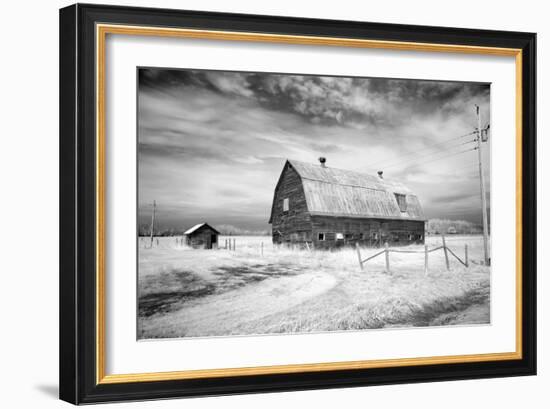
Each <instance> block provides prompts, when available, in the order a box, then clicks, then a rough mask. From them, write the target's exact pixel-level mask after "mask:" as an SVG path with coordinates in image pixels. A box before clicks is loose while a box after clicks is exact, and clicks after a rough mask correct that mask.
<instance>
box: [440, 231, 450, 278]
mask: <svg viewBox="0 0 550 409" xmlns="http://www.w3.org/2000/svg"><path fill="white" fill-rule="evenodd" d="M441 240H443V252H444V253H445V265H446V266H447V271H448V270H449V253H447V245H446V244H445V236H444V235H443V234H442V235H441Z"/></svg>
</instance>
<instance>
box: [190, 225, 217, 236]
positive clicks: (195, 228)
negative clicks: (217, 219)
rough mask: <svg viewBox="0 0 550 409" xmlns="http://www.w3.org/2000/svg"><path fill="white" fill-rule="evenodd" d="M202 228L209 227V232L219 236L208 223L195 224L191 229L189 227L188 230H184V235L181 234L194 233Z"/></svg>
mask: <svg viewBox="0 0 550 409" xmlns="http://www.w3.org/2000/svg"><path fill="white" fill-rule="evenodd" d="M202 227H209V228H210V229H211V230H213V231H215V232H216V233H218V234H220V232H219V231H217V230H216V229H215V228H213V227H212V226H210V225H209V224H208V223H199V224H195V225H194V226H193V227H191V228H190V229H188V230H186V231H185V233H183V234H192V233H195V232H196V231H198V230H200V229H201V228H202Z"/></svg>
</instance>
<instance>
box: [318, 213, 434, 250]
mask: <svg viewBox="0 0 550 409" xmlns="http://www.w3.org/2000/svg"><path fill="white" fill-rule="evenodd" d="M311 220H312V237H313V242H314V244H315V245H316V246H317V247H320V248H330V247H338V246H345V245H355V243H359V244H360V245H362V246H372V247H377V246H380V245H383V243H384V242H388V244H390V245H392V246H396V245H407V244H413V243H424V222H423V221H409V220H406V221H405V220H384V219H382V220H381V219H360V218H346V217H330V216H313V217H312V218H311ZM319 233H322V234H324V235H325V240H319ZM337 233H341V234H342V235H343V239H342V240H336V234H337Z"/></svg>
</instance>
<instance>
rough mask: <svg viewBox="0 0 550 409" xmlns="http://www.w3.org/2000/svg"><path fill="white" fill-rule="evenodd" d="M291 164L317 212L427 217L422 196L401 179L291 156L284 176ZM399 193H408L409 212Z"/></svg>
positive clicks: (367, 215)
mask: <svg viewBox="0 0 550 409" xmlns="http://www.w3.org/2000/svg"><path fill="white" fill-rule="evenodd" d="M288 166H290V167H291V168H293V169H294V170H295V171H296V173H297V174H298V176H299V177H300V179H301V181H302V186H303V189H304V193H305V197H306V203H307V208H308V212H309V213H310V214H311V215H313V216H315V215H320V216H340V217H359V218H380V219H398V220H418V221H423V220H425V216H424V212H423V210H422V207H421V206H420V202H419V200H418V197H417V196H416V195H415V194H414V193H413V192H412V191H411V190H410V189H408V188H407V187H406V186H405V185H403V184H402V183H400V182H398V181H394V180H390V179H382V178H381V177H379V176H374V175H368V174H364V173H359V172H353V171H349V170H342V169H335V168H331V167H328V166H320V165H319V164H315V165H314V164H310V163H304V162H298V161H295V160H287V162H286V163H285V167H284V169H283V172H282V173H281V178H282V177H283V175H284V173H285V171H286V169H287V167H288ZM280 181H281V179H279V183H280ZM395 194H402V195H405V197H406V203H407V209H406V211H405V212H401V210H400V208H399V205H398V202H397V198H396V196H395Z"/></svg>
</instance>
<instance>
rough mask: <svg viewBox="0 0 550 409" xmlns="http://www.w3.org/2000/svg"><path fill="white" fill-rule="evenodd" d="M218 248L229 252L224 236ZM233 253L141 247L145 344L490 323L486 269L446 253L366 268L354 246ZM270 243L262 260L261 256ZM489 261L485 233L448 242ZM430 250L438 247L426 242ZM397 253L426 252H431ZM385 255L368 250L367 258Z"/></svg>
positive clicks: (260, 239) (248, 244)
mask: <svg viewBox="0 0 550 409" xmlns="http://www.w3.org/2000/svg"><path fill="white" fill-rule="evenodd" d="M226 238H228V237H224V236H221V237H220V240H219V243H220V245H221V246H222V247H223V245H224V243H225V239H226ZM231 239H235V240H236V250H235V251H233V250H232V251H229V250H225V249H218V250H195V249H191V248H188V247H186V246H181V245H179V244H176V239H175V238H172V237H166V238H159V245H158V246H156V239H155V246H154V247H153V248H146V247H147V246H148V245H149V241H148V240H143V241H140V249H139V297H140V306H141V307H142V308H141V309H140V316H139V320H138V324H139V328H138V330H139V331H138V333H139V335H140V337H142V338H152V337H181V336H211V335H230V334H265V333H280V332H300V331H331V330H345V329H366V328H380V327H386V326H411V325H446V324H471V323H487V322H488V320H489V302H488V300H489V282H490V280H489V275H490V270H489V268H488V267H484V266H481V265H479V264H472V266H471V267H470V268H464V267H463V266H462V265H460V264H459V262H458V261H456V260H455V259H454V258H453V257H452V256H450V262H451V270H450V271H447V270H446V268H445V259H444V255H443V251H441V250H439V251H436V252H433V253H430V258H429V262H430V263H429V264H430V270H429V274H428V275H427V276H426V275H424V254H423V253H422V252H421V253H418V254H399V253H391V255H390V268H391V272H390V273H387V272H385V271H384V270H385V261H384V256H383V255H382V256H379V257H377V258H375V259H373V260H371V261H369V262H367V263H366V264H365V269H364V270H363V271H361V270H360V268H359V264H358V260H357V253H356V250H355V249H353V248H344V249H339V250H335V251H332V252H331V251H325V250H314V251H307V250H301V249H291V248H287V247H276V246H273V245H272V244H271V238H270V237H266V236H257V237H256V236H254V237H252V236H247V237H243V236H236V237H231ZM261 243H263V256H262V254H261ZM466 243H468V246H469V258H470V260H471V261H473V262H474V263H479V262H480V261H481V260H482V259H483V257H482V256H483V254H482V250H483V247H482V240H481V237H480V236H450V237H448V238H447V245H448V246H449V247H450V248H452V249H453V250H454V251H455V253H456V254H457V255H459V256H460V257H461V258H462V257H463V256H464V244H466ZM427 244H428V245H429V247H430V248H433V247H437V246H439V245H441V239H440V238H439V237H428V238H427ZM399 249H407V250H418V251H423V249H424V246H408V247H401V248H399ZM378 251H379V249H371V248H362V249H361V253H362V258H363V259H364V258H366V257H368V256H369V255H372V254H374V253H376V252H378Z"/></svg>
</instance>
